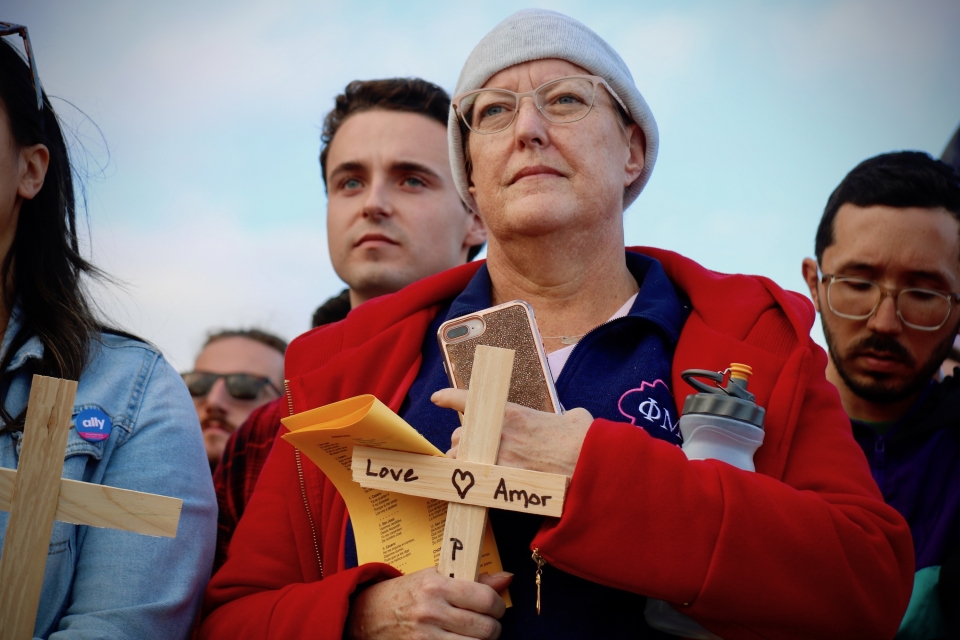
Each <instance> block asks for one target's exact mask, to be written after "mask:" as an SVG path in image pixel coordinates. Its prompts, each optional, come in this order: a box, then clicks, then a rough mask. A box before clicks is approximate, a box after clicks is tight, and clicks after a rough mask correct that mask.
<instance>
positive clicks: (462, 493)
mask: <svg viewBox="0 0 960 640" xmlns="http://www.w3.org/2000/svg"><path fill="white" fill-rule="evenodd" d="M457 476H460V480H461V482H465V483H466V486H465V487H463V489H461V488H460V485H459V484H457ZM468 478H469V479H470V481H469V482H467V479H468ZM450 482H452V483H453V487H454V488H455V489H456V490H457V493H459V494H460V499H461V500H463V499H464V498H466V497H467V491H470V487H472V486H473V485H474V483H475V482H476V481H475V480H474V479H473V474H472V473H470V472H469V471H461V470H460V469H457V470H456V471H454V472H453V476H451V477H450Z"/></svg>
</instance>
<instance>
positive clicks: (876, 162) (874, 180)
mask: <svg viewBox="0 0 960 640" xmlns="http://www.w3.org/2000/svg"><path fill="white" fill-rule="evenodd" d="M847 203H850V204H853V205H856V206H858V207H870V206H873V205H885V206H888V207H896V208H906V207H921V208H924V209H936V208H938V207H943V208H944V209H946V210H947V211H949V212H950V213H951V214H953V216H954V217H955V218H957V220H958V221H960V176H958V175H957V172H956V171H955V170H954V168H953V167H951V166H950V165H948V164H946V163H945V162H941V161H940V160H934V159H933V158H931V157H930V155H929V154H926V153H923V152H921V151H897V152H894V153H884V154H882V155H879V156H876V157H874V158H870V159H869V160H864V161H863V162H861V163H860V164H858V165H857V166H856V167H855V168H854V169H853V171H851V172H850V173H848V174H847V176H846V177H845V178H844V179H843V181H842V182H841V183H840V185H839V186H838V187H837V188H836V189H834V191H833V193H831V194H830V199H829V200H827V206H826V209H824V211H823V217H822V218H821V219H820V226H819V227H818V228H817V239H816V244H815V246H814V252H815V254H816V256H817V262H820V261H821V260H822V259H823V252H824V250H825V249H826V248H827V247H829V246H830V245H831V244H833V221H834V219H835V218H836V217H837V211H838V210H839V209H840V207H841V206H843V205H844V204H847Z"/></svg>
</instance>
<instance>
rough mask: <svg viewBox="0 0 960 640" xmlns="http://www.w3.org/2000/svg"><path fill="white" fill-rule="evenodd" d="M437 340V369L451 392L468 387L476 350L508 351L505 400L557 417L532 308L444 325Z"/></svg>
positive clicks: (508, 308) (511, 306) (520, 304)
mask: <svg viewBox="0 0 960 640" xmlns="http://www.w3.org/2000/svg"><path fill="white" fill-rule="evenodd" d="M437 340H438V341H439V342H440V350H441V351H442V352H443V368H444V369H445V370H446V372H447V377H448V378H449V379H450V384H452V385H453V386H454V387H455V388H457V389H468V388H469V387H470V373H471V371H472V370H473V354H474V351H476V349H477V345H481V344H482V345H487V346H491V347H501V348H503V349H513V350H514V351H515V352H516V356H515V357H514V360H513V376H512V377H511V378H510V394H509V395H508V396H507V399H508V400H509V401H510V402H514V403H516V404H521V405H523V406H525V407H530V408H531V409H537V410H539V411H549V412H552V413H557V414H559V413H562V411H561V409H560V400H559V399H558V398H557V391H556V389H554V387H553V376H552V375H550V368H549V366H548V365H547V354H546V353H545V352H544V350H543V342H542V341H541V339H540V331H539V330H538V329H537V323H536V321H535V320H534V317H533V308H531V307H530V305H529V304H527V303H526V302H524V301H523V300H514V301H512V302H507V303H505V304H501V305H497V306H496V307H490V308H489V309H484V310H483V311H478V312H476V313H471V314H469V315H465V316H462V317H460V318H454V319H453V320H448V321H447V322H444V323H443V324H442V325H440V329H439V330H438V331H437Z"/></svg>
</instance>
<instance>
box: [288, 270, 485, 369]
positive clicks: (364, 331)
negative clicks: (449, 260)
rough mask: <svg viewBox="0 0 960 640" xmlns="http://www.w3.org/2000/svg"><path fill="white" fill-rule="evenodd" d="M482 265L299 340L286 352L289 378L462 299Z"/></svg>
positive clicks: (384, 299) (376, 303) (374, 304)
mask: <svg viewBox="0 0 960 640" xmlns="http://www.w3.org/2000/svg"><path fill="white" fill-rule="evenodd" d="M482 264H483V262H482V261H474V262H468V263H467V264H464V265H460V266H459V267H454V268H453V269H448V270H447V271H443V272H441V273H438V274H435V275H432V276H429V277H427V278H424V279H422V280H418V281H416V282H414V283H412V284H410V285H407V286H406V287H404V288H403V289H400V290H399V291H397V292H395V293H390V294H387V295H384V296H380V297H378V298H374V299H372V300H368V301H367V302H364V303H363V304H361V305H360V306H358V307H357V308H356V309H353V310H352V311H350V313H349V314H347V317H346V318H344V319H343V320H340V321H339V322H333V323H331V324H326V325H322V326H319V327H316V328H315V329H311V330H310V331H307V332H306V333H303V334H301V335H299V336H297V337H296V338H294V339H293V341H292V342H291V343H290V346H289V347H288V348H287V353H286V365H285V368H286V371H287V375H288V376H290V375H293V376H296V375H300V374H301V373H302V372H304V371H309V370H311V369H313V368H316V367H318V366H321V365H322V364H323V363H324V362H326V361H327V360H329V359H330V358H332V357H333V356H335V355H336V354H338V353H340V352H341V351H343V350H344V349H350V348H354V347H358V346H361V345H363V344H364V343H366V342H368V341H370V340H372V339H374V338H376V337H377V336H379V335H380V334H381V333H382V332H384V331H387V330H390V329H391V328H394V327H396V326H398V325H400V324H402V323H403V322H404V321H406V320H407V319H409V318H411V317H412V316H416V315H418V314H421V313H423V312H425V311H426V312H429V311H430V310H431V309H433V310H434V311H435V310H436V309H438V308H439V306H440V305H442V304H444V303H445V302H446V301H448V300H450V299H452V298H453V297H456V296H457V295H459V293H460V292H461V291H463V289H464V287H466V285H467V283H468V282H469V281H470V279H471V278H472V277H473V276H474V274H476V272H477V270H478V269H479V268H480V266H481V265H482Z"/></svg>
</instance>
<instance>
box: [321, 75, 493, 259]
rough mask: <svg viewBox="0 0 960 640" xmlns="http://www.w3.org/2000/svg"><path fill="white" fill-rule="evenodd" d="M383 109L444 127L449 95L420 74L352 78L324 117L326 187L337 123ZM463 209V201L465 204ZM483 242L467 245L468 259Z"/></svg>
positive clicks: (473, 255) (323, 174)
mask: <svg viewBox="0 0 960 640" xmlns="http://www.w3.org/2000/svg"><path fill="white" fill-rule="evenodd" d="M373 109H383V110H385V111H403V112H406V113H419V114H420V115H423V116H426V117H428V118H432V119H434V120H436V121H437V122H439V123H440V124H441V125H443V128H444V129H446V128H447V116H448V115H449V114H450V95H449V94H448V93H447V92H446V91H444V90H443V89H442V88H440V87H438V86H437V85H435V84H433V83H432V82H427V81H426V80H423V79H422V78H385V79H383V80H354V81H353V82H351V83H350V84H348V85H347V87H346V89H344V90H343V93H341V94H340V95H338V96H337V97H336V98H335V100H334V106H333V110H332V111H331V112H330V113H328V114H327V115H326V117H325V118H324V119H323V133H322V134H321V135H320V175H321V177H322V178H323V188H324V189H326V188H327V155H328V154H329V153H330V143H331V142H332V141H333V137H334V136H335V135H337V131H338V130H339V129H340V126H341V125H343V123H344V122H345V121H346V119H347V118H349V117H350V116H352V115H353V114H355V113H362V112H364V111H371V110H373ZM464 208H465V209H466V205H464ZM482 248H483V245H482V244H480V245H477V246H474V247H470V250H469V251H468V252H467V261H470V260H473V259H474V258H476V257H477V254H478V253H480V250H481V249H482Z"/></svg>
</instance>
